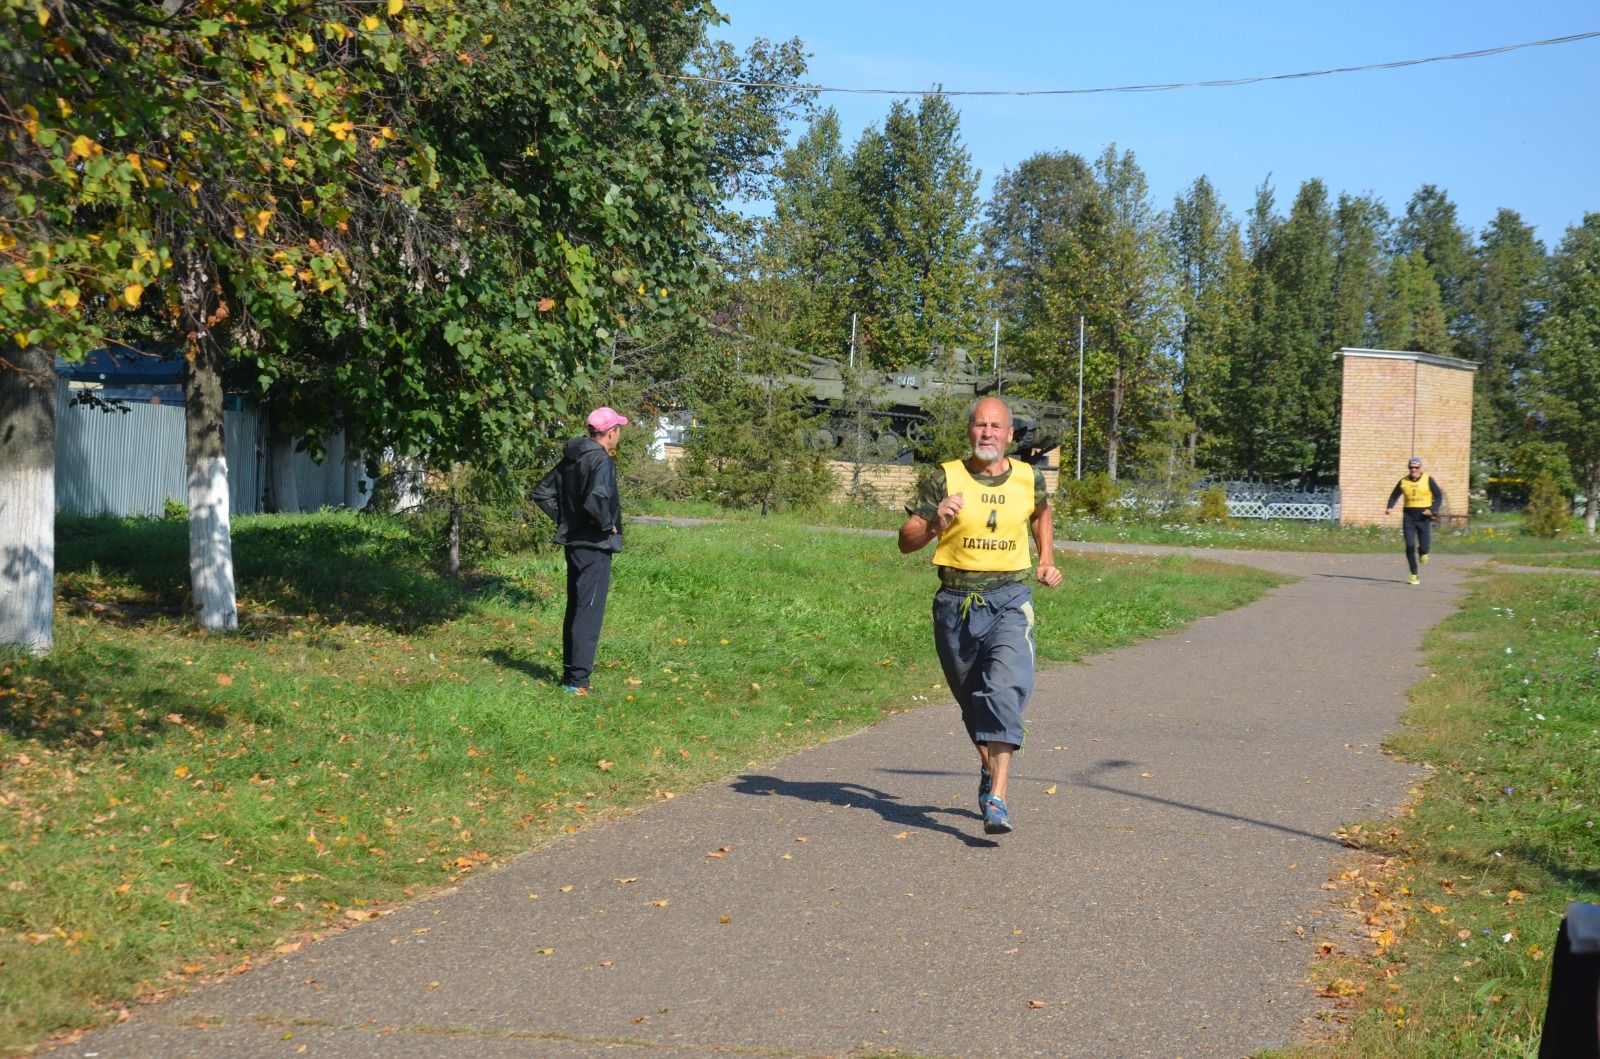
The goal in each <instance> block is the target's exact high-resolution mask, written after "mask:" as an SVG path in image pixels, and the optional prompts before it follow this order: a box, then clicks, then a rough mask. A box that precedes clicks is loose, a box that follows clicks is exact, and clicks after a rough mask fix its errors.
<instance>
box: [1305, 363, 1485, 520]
mask: <svg viewBox="0 0 1600 1059" xmlns="http://www.w3.org/2000/svg"><path fill="white" fill-rule="evenodd" d="M1334 356H1335V357H1338V358H1340V359H1342V360H1343V362H1344V393H1343V399H1342V403H1341V406H1340V417H1339V502H1340V521H1341V522H1343V523H1344V524H1346V525H1358V526H1364V525H1383V524H1391V523H1392V524H1394V525H1399V523H1400V506H1399V505H1398V504H1396V505H1395V509H1394V513H1393V514H1389V515H1385V514H1384V511H1383V506H1384V504H1385V503H1386V502H1387V501H1388V499H1389V492H1390V490H1392V489H1393V488H1394V484H1395V482H1397V481H1399V480H1400V479H1401V478H1403V477H1405V473H1406V460H1407V459H1409V458H1410V457H1411V456H1412V455H1417V456H1421V457H1422V469H1423V470H1424V471H1426V472H1427V473H1428V474H1431V475H1433V478H1434V480H1435V481H1436V482H1438V483H1439V487H1440V488H1441V489H1443V490H1444V498H1445V510H1444V511H1442V512H1440V513H1439V514H1440V515H1441V516H1442V519H1441V521H1443V522H1444V523H1445V524H1447V525H1452V524H1453V525H1461V524H1464V523H1465V522H1466V520H1467V482H1468V466H1469V464H1470V463H1471V460H1472V378H1473V373H1474V372H1475V371H1477V370H1478V366H1477V365H1476V364H1474V363H1472V362H1471V361H1466V360H1457V359H1456V358H1454V357H1439V356H1434V355H1433V354H1432V353H1406V352H1402V351H1399V350H1393V349H1341V350H1339V352H1337V353H1335V354H1334Z"/></svg>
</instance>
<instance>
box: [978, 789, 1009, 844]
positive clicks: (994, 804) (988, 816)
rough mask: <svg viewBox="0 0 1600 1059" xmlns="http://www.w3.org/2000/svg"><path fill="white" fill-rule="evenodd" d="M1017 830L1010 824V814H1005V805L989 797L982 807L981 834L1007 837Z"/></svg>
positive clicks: (993, 796) (991, 796)
mask: <svg viewBox="0 0 1600 1059" xmlns="http://www.w3.org/2000/svg"><path fill="white" fill-rule="evenodd" d="M1016 829H1017V825H1016V824H1013V823H1012V822H1011V814H1010V813H1008V812H1006V803H1005V802H1004V801H1002V800H1001V799H1000V798H998V797H996V796H995V795H993V794H991V795H989V800H988V801H987V802H985V803H984V806H983V833H984V834H986V835H1009V834H1010V833H1011V832H1013V831H1015V830H1016Z"/></svg>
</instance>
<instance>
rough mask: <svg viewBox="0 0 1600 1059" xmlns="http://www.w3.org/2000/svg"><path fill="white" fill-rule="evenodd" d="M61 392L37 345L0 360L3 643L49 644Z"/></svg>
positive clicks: (43, 647) (41, 648) (39, 649)
mask: <svg viewBox="0 0 1600 1059" xmlns="http://www.w3.org/2000/svg"><path fill="white" fill-rule="evenodd" d="M55 437H56V395H55V373H54V372H53V371H51V358H50V355H49V354H48V353H46V352H45V351H44V350H42V349H40V348H39V347H37V346H29V347H28V348H26V349H24V350H22V351H21V353H19V354H18V355H17V357H16V362H15V363H14V364H6V363H5V362H4V361H3V360H0V646H13V647H21V648H24V649H25V650H28V651H30V652H32V653H33V654H36V655H43V654H46V653H48V652H49V650H50V647H51V644H52V641H53V635H54V624H53V619H54V616H55V574H56V559H55V551H56V525H55V518H56V451H55Z"/></svg>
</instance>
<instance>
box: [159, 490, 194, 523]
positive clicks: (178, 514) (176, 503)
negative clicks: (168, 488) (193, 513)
mask: <svg viewBox="0 0 1600 1059" xmlns="http://www.w3.org/2000/svg"><path fill="white" fill-rule="evenodd" d="M161 516H162V517H163V518H170V519H173V520H176V521H179V522H183V521H187V520H188V518H189V505H188V504H185V503H184V502H183V501H181V500H175V499H173V498H172V497H170V496H169V497H167V499H166V500H165V501H163V502H162V504H161Z"/></svg>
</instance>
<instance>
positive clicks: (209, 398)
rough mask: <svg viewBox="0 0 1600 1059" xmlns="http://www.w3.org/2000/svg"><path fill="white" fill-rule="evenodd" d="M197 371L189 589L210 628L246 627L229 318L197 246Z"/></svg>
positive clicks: (187, 428)
mask: <svg viewBox="0 0 1600 1059" xmlns="http://www.w3.org/2000/svg"><path fill="white" fill-rule="evenodd" d="M179 261H180V265H179V268H180V269H181V270H182V271H181V273H180V275H181V279H180V284H181V291H182V297H183V313H184V323H185V325H186V329H187V330H188V332H189V370H188V371H187V372H185V373H184V385H183V400H184V464H185V467H186V469H187V472H188V494H189V591H190V593H191V595H192V596H193V606H194V614H195V620H196V621H197V622H199V623H200V627H201V628H202V629H205V630H207V631H208V632H222V631H225V630H228V629H237V628H238V627H239V606H238V601H237V598H236V596H235V594H234V588H233V528H232V526H231V524H230V522H229V519H228V450H227V448H226V447H225V446H224V444H223V434H222V356H221V353H220V352H219V350H218V348H217V341H216V338H215V337H214V336H213V334H212V328H213V327H216V326H219V325H220V324H221V323H222V322H223V320H225V319H226V317H227V308H226V306H224V305H222V304H221V302H220V300H219V299H218V297H217V293H216V282H215V279H214V278H213V277H212V276H210V275H209V274H208V272H209V270H208V269H207V267H206V265H205V263H204V262H202V261H201V260H200V259H199V258H198V257H197V256H196V255H195V253H194V251H193V250H192V249H189V248H185V249H184V250H183V251H180V256H179Z"/></svg>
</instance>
